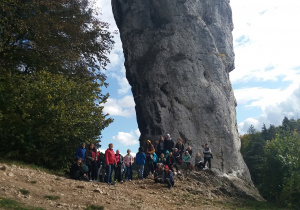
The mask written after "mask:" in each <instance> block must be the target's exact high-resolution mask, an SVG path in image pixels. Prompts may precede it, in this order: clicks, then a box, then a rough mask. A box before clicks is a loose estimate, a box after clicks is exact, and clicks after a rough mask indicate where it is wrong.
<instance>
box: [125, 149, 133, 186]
mask: <svg viewBox="0 0 300 210" xmlns="http://www.w3.org/2000/svg"><path fill="white" fill-rule="evenodd" d="M130 152H131V150H130V149H128V150H127V155H126V156H125V157H124V164H125V167H126V169H125V180H126V181H130V182H131V180H132V164H133V162H134V158H133V156H132V155H131V154H130Z"/></svg>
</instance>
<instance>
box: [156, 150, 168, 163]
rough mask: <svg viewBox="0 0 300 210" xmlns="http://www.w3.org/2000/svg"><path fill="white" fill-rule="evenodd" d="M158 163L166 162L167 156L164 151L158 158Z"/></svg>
mask: <svg viewBox="0 0 300 210" xmlns="http://www.w3.org/2000/svg"><path fill="white" fill-rule="evenodd" d="M158 163H161V164H163V165H164V164H165V163H166V158H165V155H164V153H161V154H160V157H159V158H158V160H157V164H158Z"/></svg>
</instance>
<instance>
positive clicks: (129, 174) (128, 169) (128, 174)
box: [125, 166, 132, 180]
mask: <svg viewBox="0 0 300 210" xmlns="http://www.w3.org/2000/svg"><path fill="white" fill-rule="evenodd" d="M125 179H126V180H128V179H132V168H131V166H126V173H125Z"/></svg>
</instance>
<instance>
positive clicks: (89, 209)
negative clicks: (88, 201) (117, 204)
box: [85, 205, 104, 210]
mask: <svg viewBox="0 0 300 210" xmlns="http://www.w3.org/2000/svg"><path fill="white" fill-rule="evenodd" d="M85 209H86V210H104V206H95V205H90V206H87V207H86V208H85Z"/></svg>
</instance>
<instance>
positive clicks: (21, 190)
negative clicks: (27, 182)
mask: <svg viewBox="0 0 300 210" xmlns="http://www.w3.org/2000/svg"><path fill="white" fill-rule="evenodd" d="M19 191H20V193H21V194H22V195H29V191H28V190H26V189H20V190H19Z"/></svg>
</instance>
